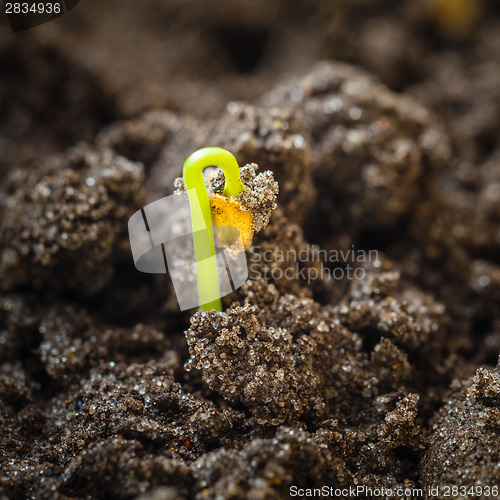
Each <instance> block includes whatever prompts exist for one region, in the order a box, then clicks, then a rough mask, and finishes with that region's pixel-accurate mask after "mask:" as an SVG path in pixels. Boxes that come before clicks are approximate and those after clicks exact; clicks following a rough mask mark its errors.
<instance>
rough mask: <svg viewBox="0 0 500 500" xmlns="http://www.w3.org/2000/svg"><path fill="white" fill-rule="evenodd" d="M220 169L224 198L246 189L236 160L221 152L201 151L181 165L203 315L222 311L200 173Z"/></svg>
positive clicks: (218, 149) (216, 150) (211, 233)
mask: <svg viewBox="0 0 500 500" xmlns="http://www.w3.org/2000/svg"><path fill="white" fill-rule="evenodd" d="M210 166H216V167H220V168H221V169H222V171H223V172H224V177H225V184H224V191H223V193H224V196H226V197H229V196H235V195H237V194H240V193H241V192H242V191H243V190H244V189H245V186H244V185H243V182H241V177H240V169H239V166H238V162H237V161H236V158H235V157H234V156H233V155H232V154H231V153H230V152H229V151H226V150H225V149H222V148H202V149H199V150H198V151H196V152H194V153H193V154H192V155H191V156H189V158H188V159H187V160H186V161H185V163H184V168H183V176H184V182H185V184H186V190H187V192H188V197H189V205H190V207H191V221H192V226H193V228H192V229H193V243H194V254H195V259H196V271H197V287H198V297H199V301H200V304H201V308H202V309H203V310H204V311H209V310H211V309H215V310H216V311H222V303H221V300H220V298H217V299H213V297H219V293H220V288H219V278H218V275H217V263H216V260H215V244H214V236H213V231H212V213H211V210H210V200H209V198H208V193H207V187H206V185H205V179H204V178H203V169H204V168H206V167H210Z"/></svg>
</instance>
